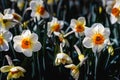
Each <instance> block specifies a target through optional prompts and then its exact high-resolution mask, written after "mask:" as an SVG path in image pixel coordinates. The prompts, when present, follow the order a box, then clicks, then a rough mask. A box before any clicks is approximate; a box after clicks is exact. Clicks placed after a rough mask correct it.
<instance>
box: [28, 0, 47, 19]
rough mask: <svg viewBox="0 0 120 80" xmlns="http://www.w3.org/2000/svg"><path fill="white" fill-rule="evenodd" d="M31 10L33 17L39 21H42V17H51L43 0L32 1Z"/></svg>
mask: <svg viewBox="0 0 120 80" xmlns="http://www.w3.org/2000/svg"><path fill="white" fill-rule="evenodd" d="M30 8H31V10H32V13H31V17H37V19H38V20H40V17H42V18H48V17H49V13H48V12H47V11H46V9H45V7H44V4H43V1H42V0H33V1H31V2H30Z"/></svg>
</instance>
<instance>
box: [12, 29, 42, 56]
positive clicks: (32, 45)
mask: <svg viewBox="0 0 120 80" xmlns="http://www.w3.org/2000/svg"><path fill="white" fill-rule="evenodd" d="M13 41H14V49H15V51H17V52H23V54H24V55H25V56H27V57H31V56H32V52H36V51H39V50H40V49H41V43H40V42H39V41H38V35H37V34H35V33H31V32H30V30H24V31H23V32H22V34H21V35H17V36H15V37H14V38H13Z"/></svg>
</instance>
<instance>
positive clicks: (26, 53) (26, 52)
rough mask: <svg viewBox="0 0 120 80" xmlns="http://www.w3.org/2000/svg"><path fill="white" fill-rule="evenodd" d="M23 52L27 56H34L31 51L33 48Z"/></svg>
mask: <svg viewBox="0 0 120 80" xmlns="http://www.w3.org/2000/svg"><path fill="white" fill-rule="evenodd" d="M23 54H24V55H25V56H27V57H31V56H32V51H31V49H27V50H23Z"/></svg>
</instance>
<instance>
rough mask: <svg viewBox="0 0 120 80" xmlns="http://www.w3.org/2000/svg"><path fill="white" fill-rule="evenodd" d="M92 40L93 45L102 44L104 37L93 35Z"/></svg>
mask: <svg viewBox="0 0 120 80" xmlns="http://www.w3.org/2000/svg"><path fill="white" fill-rule="evenodd" d="M92 39H93V42H94V44H96V45H100V44H102V43H103V42H104V40H105V39H104V36H103V35H101V34H100V33H98V34H95V35H94V36H93V38H92Z"/></svg>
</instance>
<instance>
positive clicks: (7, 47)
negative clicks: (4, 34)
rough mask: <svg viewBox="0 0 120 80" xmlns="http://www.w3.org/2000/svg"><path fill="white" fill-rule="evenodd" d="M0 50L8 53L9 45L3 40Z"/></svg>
mask: <svg viewBox="0 0 120 80" xmlns="http://www.w3.org/2000/svg"><path fill="white" fill-rule="evenodd" d="M2 48H3V50H4V51H8V50H9V45H8V42H7V41H5V40H4V44H3V45H2Z"/></svg>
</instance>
